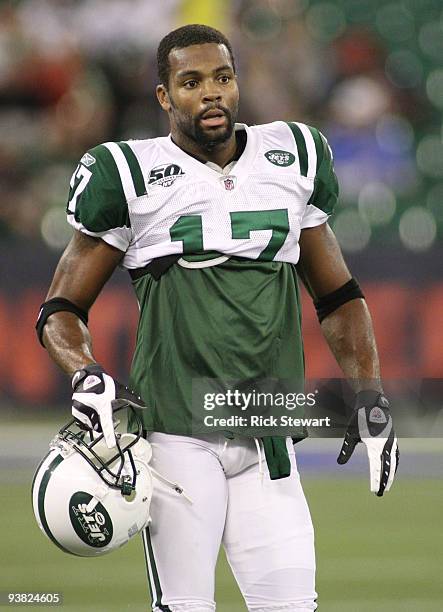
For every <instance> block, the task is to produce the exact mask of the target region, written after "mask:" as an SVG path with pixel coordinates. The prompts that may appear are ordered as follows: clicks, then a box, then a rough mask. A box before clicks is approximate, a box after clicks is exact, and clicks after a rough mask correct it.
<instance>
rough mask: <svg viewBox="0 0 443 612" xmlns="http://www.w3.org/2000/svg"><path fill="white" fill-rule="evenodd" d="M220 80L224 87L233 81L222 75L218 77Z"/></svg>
mask: <svg viewBox="0 0 443 612" xmlns="http://www.w3.org/2000/svg"><path fill="white" fill-rule="evenodd" d="M218 80H219V81H220V83H223V85H226V84H227V83H229V81H230V80H231V77H230V76H229V75H227V74H221V75H220V76H219V77H218Z"/></svg>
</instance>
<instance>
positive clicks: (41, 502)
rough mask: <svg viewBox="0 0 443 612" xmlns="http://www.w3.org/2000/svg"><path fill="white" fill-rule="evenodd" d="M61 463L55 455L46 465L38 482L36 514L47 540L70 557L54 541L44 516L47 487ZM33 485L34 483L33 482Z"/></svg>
mask: <svg viewBox="0 0 443 612" xmlns="http://www.w3.org/2000/svg"><path fill="white" fill-rule="evenodd" d="M62 461H63V457H62V456H61V455H57V456H56V457H55V459H54V460H53V461H51V463H50V464H49V465H48V467H47V468H46V471H45V473H44V474H43V478H42V480H41V482H40V486H39V490H38V513H39V516H40V521H41V524H42V526H43V529H44V530H45V533H46V535H47V536H48V538H49V539H50V540H52V542H54V544H55V545H56V546H58V547H59V548H60V549H61V550H63V551H64V552H67V553H69V554H71V555H72V554H73V553H71V551H70V550H68V549H67V548H64V546H62V545H61V544H60V542H58V541H57V540H56V539H55V537H54V535H53V534H52V532H51V530H50V529H49V525H48V521H47V520H46V514H45V493H46V489H47V487H48V483H49V479H50V478H51V474H52V472H53V471H54V470H55V468H56V467H57V466H58V465H59V464H60V463H61V462H62ZM34 483H35V480H34Z"/></svg>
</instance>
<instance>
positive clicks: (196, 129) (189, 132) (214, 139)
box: [172, 105, 238, 151]
mask: <svg viewBox="0 0 443 612" xmlns="http://www.w3.org/2000/svg"><path fill="white" fill-rule="evenodd" d="M172 106H173V107H174V110H176V107H175V106H174V105H172ZM212 108H214V109H219V110H221V111H223V112H224V114H225V117H226V126H225V127H224V128H223V129H220V128H219V129H217V130H212V131H213V132H217V134H215V133H211V130H208V129H206V130H205V129H203V127H202V126H201V123H200V120H201V119H202V116H203V115H204V114H205V113H206V112H207V111H208V109H205V110H204V111H203V112H202V113H200V114H199V115H197V116H192V115H189V114H187V113H183V112H182V113H178V112H174V115H175V121H176V125H177V128H178V129H179V130H180V132H182V134H184V135H185V136H187V137H188V138H189V139H190V140H192V141H194V142H195V143H196V144H197V145H199V146H200V147H202V148H203V149H205V150H207V151H211V150H213V149H214V148H215V147H217V146H218V145H220V144H223V143H224V142H226V141H227V140H229V139H230V138H231V136H232V132H233V131H234V126H235V122H236V120H237V114H238V105H237V106H235V108H233V109H232V110H230V109H229V108H227V107H226V106H220V105H217V106H212V107H211V109H212Z"/></svg>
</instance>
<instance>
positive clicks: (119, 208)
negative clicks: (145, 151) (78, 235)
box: [67, 144, 131, 252]
mask: <svg viewBox="0 0 443 612" xmlns="http://www.w3.org/2000/svg"><path fill="white" fill-rule="evenodd" d="M67 216H68V223H69V224H70V225H72V227H74V228H75V229H77V230H80V231H81V232H83V233H84V234H87V235H88V236H96V237H98V238H102V239H103V240H104V241H105V242H107V243H108V244H110V245H112V246H114V247H116V248H117V249H119V250H121V251H123V252H125V251H126V250H127V249H128V246H129V244H130V241H131V223H130V219H129V213H128V205H127V199H126V196H125V193H124V190H123V185H122V181H121V178H120V173H119V170H118V168H117V165H116V162H115V160H114V157H113V155H112V153H111V150H110V149H109V148H108V147H107V145H106V144H101V145H98V146H97V147H94V148H93V149H91V150H90V151H88V152H87V153H85V155H83V157H82V158H81V160H80V162H79V164H78V166H77V168H76V169H75V171H74V174H73V175H72V178H71V182H70V190H69V200H68V205H67Z"/></svg>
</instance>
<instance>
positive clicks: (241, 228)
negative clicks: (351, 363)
mask: <svg viewBox="0 0 443 612" xmlns="http://www.w3.org/2000/svg"><path fill="white" fill-rule="evenodd" d="M236 129H237V130H245V131H246V135H247V142H246V146H245V149H244V151H243V153H242V155H241V156H240V158H239V159H238V161H235V162H232V163H231V164H229V165H228V166H227V167H225V168H224V169H221V168H219V167H218V166H216V165H215V164H211V163H209V162H208V163H206V164H204V163H202V162H201V161H198V160H197V159H195V158H194V157H192V156H191V155H188V154H187V153H186V152H185V151H183V150H182V149H180V148H179V147H178V146H177V145H175V144H174V142H173V141H172V139H171V138H170V137H162V138H153V139H149V140H135V141H128V142H120V143H115V142H109V143H105V144H102V145H99V146H97V147H95V148H93V149H91V150H90V151H88V153H86V154H85V155H84V156H83V157H82V159H81V161H80V163H79V165H78V166H77V168H76V170H75V172H74V175H73V177H72V180H71V191H70V196H69V202H68V209H67V210H68V220H69V223H70V224H71V225H72V226H73V227H74V228H76V229H78V230H80V231H82V232H84V233H86V234H88V235H91V236H97V237H100V238H102V239H103V240H104V241H105V242H107V243H109V244H111V245H112V246H114V247H116V248H118V249H120V250H121V251H123V252H124V253H125V256H124V259H123V264H122V265H123V266H124V267H125V268H128V269H129V270H136V269H140V268H144V267H145V266H146V265H148V264H149V263H150V262H152V261H153V260H156V259H157V258H159V257H164V256H168V255H176V256H180V255H181V257H180V258H179V259H178V262H177V263H176V264H175V265H173V266H172V267H171V268H170V269H169V270H168V271H167V272H166V273H165V274H164V275H163V276H162V277H161V278H160V279H159V280H155V279H154V278H153V277H152V276H151V275H150V274H146V275H144V276H141V277H140V278H138V280H136V281H134V288H135V291H136V294H137V297H138V301H139V305H140V321H139V326H138V332H137V345H136V350H135V355H134V360H133V366H132V371H131V384H132V385H133V386H134V387H135V388H136V390H137V391H138V392H139V393H140V394H141V396H142V397H143V398H144V399H145V401H146V402H147V403H148V405H149V406H151V407H152V408H153V420H152V421H151V420H150V419H148V418H147V417H144V418H145V420H146V427H147V428H153V429H155V430H156V431H164V432H168V433H180V434H190V433H192V431H195V423H194V424H192V422H191V421H192V420H193V418H194V420H195V407H194V409H193V408H192V388H193V384H194V383H195V381H196V380H198V379H204V378H210V379H220V380H233V379H235V380H240V381H243V382H247V381H253V380H259V379H263V378H274V379H279V378H285V379H289V378H291V377H297V378H299V377H300V376H301V375H302V374H303V368H304V361H303V347H302V338H301V330H300V308H299V298H298V287H297V277H296V273H295V269H294V264H296V263H297V261H298V259H299V253H300V249H299V244H298V241H299V237H300V232H301V230H302V229H304V228H308V227H314V226H317V225H320V224H322V223H324V222H325V221H326V220H327V218H328V216H329V215H330V214H331V212H332V210H333V208H334V205H335V203H336V201H337V195H338V188H337V179H336V177H335V174H334V171H333V164H332V155H331V151H330V148H329V146H328V144H327V142H326V140H325V138H324V137H323V136H322V135H321V133H320V132H319V131H318V130H316V129H315V128H312V127H309V126H306V125H304V124H302V123H284V122H281V121H277V122H274V123H270V124H267V125H260V126H252V127H248V126H245V125H243V124H238V125H237V126H236ZM193 412H194V417H193V416H192V413H193ZM142 416H143V415H142Z"/></svg>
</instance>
